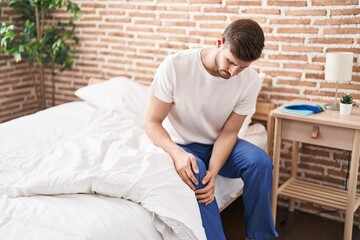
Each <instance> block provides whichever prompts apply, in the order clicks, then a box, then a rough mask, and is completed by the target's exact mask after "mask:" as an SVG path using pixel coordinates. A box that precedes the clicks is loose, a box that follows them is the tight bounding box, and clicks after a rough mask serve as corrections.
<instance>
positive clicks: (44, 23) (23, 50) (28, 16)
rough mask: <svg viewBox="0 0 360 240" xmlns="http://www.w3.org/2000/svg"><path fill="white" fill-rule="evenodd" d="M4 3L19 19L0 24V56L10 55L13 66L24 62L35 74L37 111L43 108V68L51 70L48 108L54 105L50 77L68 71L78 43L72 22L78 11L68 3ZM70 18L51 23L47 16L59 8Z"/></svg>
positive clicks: (53, 0)
mask: <svg viewBox="0 0 360 240" xmlns="http://www.w3.org/2000/svg"><path fill="white" fill-rule="evenodd" d="M0 2H7V3H8V4H9V6H11V7H13V8H14V9H15V10H16V11H17V12H19V13H20V14H21V15H22V20H23V21H22V22H21V23H17V24H16V25H13V24H9V23H4V22H2V23H1V24H0V55H12V56H13V57H14V59H15V61H16V62H19V61H21V60H26V61H27V62H28V63H29V66H30V69H32V70H33V71H34V72H35V71H37V70H38V71H37V72H38V73H39V80H40V84H39V85H40V93H38V91H36V90H37V89H38V87H37V86H38V84H36V82H35V78H34V87H35V91H36V93H37V99H38V101H39V106H40V109H44V108H45V106H46V102H45V101H46V100H45V87H44V86H45V79H44V68H48V69H50V70H51V83H52V105H54V101H55V100H54V98H55V97H54V94H55V82H54V76H55V75H56V73H57V72H59V71H64V70H65V69H70V68H71V67H72V65H73V54H75V53H76V47H75V45H76V44H77V42H78V39H77V37H76V36H75V33H74V27H75V26H74V21H73V20H76V19H78V14H79V12H80V9H79V7H78V6H77V5H75V4H74V3H72V2H71V1H69V0H0ZM64 6H66V10H67V11H68V12H70V13H71V14H72V15H73V17H72V18H71V20H69V21H66V22H65V21H62V22H61V21H59V22H55V21H51V19H50V18H49V16H50V14H51V13H52V12H53V11H54V10H56V9H60V8H62V7H64Z"/></svg>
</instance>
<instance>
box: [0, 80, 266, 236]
mask: <svg viewBox="0 0 360 240" xmlns="http://www.w3.org/2000/svg"><path fill="white" fill-rule="evenodd" d="M106 84H107V85H106ZM106 84H99V85H94V86H89V87H86V88H83V89H81V90H78V91H77V92H76V94H77V96H79V97H80V98H81V99H83V100H84V101H77V102H71V103H66V104H63V105H60V106H57V107H53V108H50V109H47V110H44V111H41V112H38V113H36V114H33V115H29V116H26V117H22V118H19V119H15V120H12V121H9V122H7V123H3V124H0V136H1V137H0V146H1V147H0V213H1V214H0V239H9V240H15V239H16V240H20V239H26V240H32V239H34V240H35V239H36V240H41V239H59V240H63V239H99V240H100V239H107V240H111V239H155V240H156V239H205V234H204V230H203V228H202V226H201V218H200V214H199V212H198V208H197V203H196V199H195V197H194V194H193V192H192V191H191V190H190V189H189V188H188V187H187V186H186V185H185V184H184V183H183V182H182V181H181V179H180V178H179V177H178V176H177V173H176V171H175V170H174V168H173V165H172V160H171V159H170V157H169V156H168V155H167V154H166V153H164V152H163V151H162V150H161V149H159V148H157V147H155V146H153V145H152V144H151V142H150V140H149V139H148V138H147V137H146V134H145V132H144V129H143V125H142V123H143V119H144V116H145V111H144V109H146V106H147V99H148V97H147V91H146V88H147V87H145V86H142V85H140V84H138V83H135V82H133V81H130V80H127V79H124V78H116V79H112V80H110V81H107V83H106ZM248 120H250V119H248ZM239 135H240V136H241V137H243V138H245V139H247V140H249V141H250V142H253V143H254V144H257V145H258V146H260V147H262V148H264V149H266V146H267V145H266V138H267V133H266V130H265V128H264V127H263V126H262V125H260V124H255V125H252V126H249V127H248V122H247V123H246V126H245V127H244V128H243V129H242V131H241V132H240V133H239ZM216 181H217V183H216V192H215V193H216V198H217V201H218V204H219V207H220V208H222V207H224V206H225V205H226V204H227V202H229V199H231V198H233V197H234V196H236V194H237V193H239V191H240V192H241V189H242V185H243V183H242V181H241V179H226V178H222V177H219V178H218V179H217V180H216Z"/></svg>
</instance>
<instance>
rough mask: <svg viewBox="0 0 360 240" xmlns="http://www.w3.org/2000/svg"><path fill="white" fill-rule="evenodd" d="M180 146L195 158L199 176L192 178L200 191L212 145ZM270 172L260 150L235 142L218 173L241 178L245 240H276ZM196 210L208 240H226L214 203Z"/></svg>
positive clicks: (245, 142)
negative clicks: (271, 204)
mask: <svg viewBox="0 0 360 240" xmlns="http://www.w3.org/2000/svg"><path fill="white" fill-rule="evenodd" d="M179 146H180V147H182V148H183V149H184V150H185V151H187V152H189V153H191V154H193V155H194V156H195V158H196V163H197V165H198V167H199V173H198V174H195V175H196V178H197V180H198V182H199V184H198V185H197V186H196V189H200V188H203V187H204V185H202V184H201V180H202V179H203V178H204V176H205V174H206V170H207V169H208V168H209V161H210V157H211V153H212V149H213V145H208V144H200V143H191V144H188V145H181V144H179ZM272 169H273V165H272V162H271V159H270V158H269V156H268V155H267V154H266V153H265V152H264V151H263V150H262V149H260V148H259V147H257V146H255V145H253V144H251V143H249V142H247V141H245V140H242V139H238V140H237V142H236V145H235V147H234V149H233V150H232V152H231V154H230V156H229V158H228V160H227V161H226V162H225V164H224V166H223V167H222V168H221V170H220V172H219V175H221V176H224V177H228V178H240V177H241V178H242V179H243V181H244V189H243V204H244V220H245V224H246V236H247V237H248V238H250V239H270V238H273V237H277V236H278V234H277V232H276V230H275V225H274V221H273V217H272V212H271V206H270V195H271V188H272ZM199 208H200V214H201V219H202V222H203V227H204V229H205V233H206V237H207V239H208V240H212V239H214V240H220V239H226V238H225V235H224V231H223V228H222V224H221V217H220V213H219V208H218V205H217V203H216V200H215V201H213V202H212V203H211V204H209V205H205V204H202V203H199Z"/></svg>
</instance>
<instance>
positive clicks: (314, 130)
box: [310, 126, 320, 138]
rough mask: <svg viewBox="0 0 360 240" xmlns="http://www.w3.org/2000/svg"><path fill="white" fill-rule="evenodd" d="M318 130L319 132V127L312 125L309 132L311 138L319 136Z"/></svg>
mask: <svg viewBox="0 0 360 240" xmlns="http://www.w3.org/2000/svg"><path fill="white" fill-rule="evenodd" d="M319 132H320V128H319V127H318V126H314V127H313V130H312V132H311V134H310V136H311V138H317V137H318V136H319Z"/></svg>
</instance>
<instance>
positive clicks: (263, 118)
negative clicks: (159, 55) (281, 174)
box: [88, 78, 275, 212]
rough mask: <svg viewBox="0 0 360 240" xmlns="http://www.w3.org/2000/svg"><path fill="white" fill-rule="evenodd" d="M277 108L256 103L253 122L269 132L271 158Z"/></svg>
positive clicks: (90, 81) (102, 80)
mask: <svg viewBox="0 0 360 240" xmlns="http://www.w3.org/2000/svg"><path fill="white" fill-rule="evenodd" d="M104 81H105V80H104V79H99V78H91V79H90V80H89V82H88V85H93V84H98V83H102V82H104ZM274 108H275V104H274V103H271V102H260V101H259V102H257V103H256V111H255V113H254V115H253V117H252V121H253V122H260V123H262V124H264V125H265V127H266V130H267V139H268V140H267V152H268V154H269V156H272V147H273V140H274V121H273V119H272V118H271V117H270V114H269V113H270V111H271V110H273V109H274ZM242 193H243V190H242V189H241V190H240V191H239V192H238V193H236V195H235V196H234V197H233V198H231V199H230V200H229V201H228V202H227V203H226V204H225V205H224V206H223V207H222V208H221V209H220V212H221V211H223V210H224V209H225V208H226V207H228V206H229V205H230V204H231V203H232V202H234V201H235V200H236V199H237V198H238V197H240V196H241V195H242Z"/></svg>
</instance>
